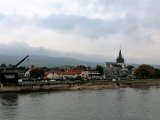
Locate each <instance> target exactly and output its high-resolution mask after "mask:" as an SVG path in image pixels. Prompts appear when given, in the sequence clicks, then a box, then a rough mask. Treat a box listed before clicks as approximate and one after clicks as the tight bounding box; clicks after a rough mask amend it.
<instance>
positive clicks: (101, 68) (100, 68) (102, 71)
mask: <svg viewBox="0 0 160 120" xmlns="http://www.w3.org/2000/svg"><path fill="white" fill-rule="evenodd" d="M96 70H97V71H98V72H99V73H100V76H102V75H103V74H104V69H103V67H102V66H100V65H97V66H96Z"/></svg>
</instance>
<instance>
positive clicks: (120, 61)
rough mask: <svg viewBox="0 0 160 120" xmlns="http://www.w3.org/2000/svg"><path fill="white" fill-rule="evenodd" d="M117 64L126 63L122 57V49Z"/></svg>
mask: <svg viewBox="0 0 160 120" xmlns="http://www.w3.org/2000/svg"><path fill="white" fill-rule="evenodd" d="M117 63H124V59H123V57H122V52H121V49H120V50H119V56H118V58H117Z"/></svg>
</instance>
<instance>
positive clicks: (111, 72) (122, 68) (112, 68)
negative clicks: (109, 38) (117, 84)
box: [104, 49, 128, 79]
mask: <svg viewBox="0 0 160 120" xmlns="http://www.w3.org/2000/svg"><path fill="white" fill-rule="evenodd" d="M127 71H128V70H127V67H126V64H125V60H124V57H123V56H122V51H121V49H120V51H119V55H118V57H117V59H116V62H105V67H104V78H106V79H121V78H123V77H126V76H127Z"/></svg>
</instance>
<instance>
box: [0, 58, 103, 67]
mask: <svg viewBox="0 0 160 120" xmlns="http://www.w3.org/2000/svg"><path fill="white" fill-rule="evenodd" d="M24 57H25V55H24V56H6V55H0V64H2V63H4V64H6V65H8V64H12V65H15V64H17V63H18V62H19V61H20V60H22V59H23V58H24ZM28 59H29V65H35V66H46V67H54V66H63V65H72V66H74V65H86V66H95V65H97V64H100V65H103V63H98V62H97V63H95V62H88V61H82V60H78V59H73V58H66V57H48V56H37V55H31V56H29V58H27V59H26V60H25V61H24V62H23V63H22V64H21V65H20V66H23V65H25V66H28Z"/></svg>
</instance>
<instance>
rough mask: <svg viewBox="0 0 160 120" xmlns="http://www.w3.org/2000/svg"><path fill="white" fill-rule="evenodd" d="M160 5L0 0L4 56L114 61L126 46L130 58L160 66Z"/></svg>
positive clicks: (145, 0)
mask: <svg viewBox="0 0 160 120" xmlns="http://www.w3.org/2000/svg"><path fill="white" fill-rule="evenodd" d="M159 5H160V1H158V0H154V1H153V0H129V1H128V0H118V1H117V0H76V1H75V0H67V1H66V0H60V1H59V0H27V1H26V0H15V1H9V0H0V50H1V52H0V54H4V51H8V52H5V54H14V53H13V51H17V52H16V54H26V53H29V54H39V53H41V54H42V55H47V56H67V55H69V56H71V57H75V58H77V59H79V58H81V59H87V60H90V61H92V60H94V61H96V60H97V61H112V60H115V58H116V57H117V54H118V51H119V49H120V46H121V48H122V51H123V55H124V57H125V58H126V62H129V63H149V64H159V61H160V56H159V53H158V51H159V50H160V49H159V45H160V40H159V38H160V35H159V33H160V22H159V21H160V16H159V13H160V8H159ZM22 52H23V53H22ZM97 56H98V57H97Z"/></svg>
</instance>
